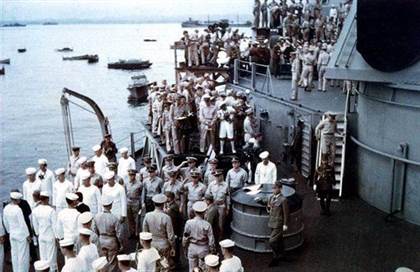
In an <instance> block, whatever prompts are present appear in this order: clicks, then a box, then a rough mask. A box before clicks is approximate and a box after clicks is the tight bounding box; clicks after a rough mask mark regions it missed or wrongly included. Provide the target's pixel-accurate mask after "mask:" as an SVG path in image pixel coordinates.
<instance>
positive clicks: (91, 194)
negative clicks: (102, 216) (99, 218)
mask: <svg viewBox="0 0 420 272" xmlns="http://www.w3.org/2000/svg"><path fill="white" fill-rule="evenodd" d="M78 191H79V192H81V193H82V195H83V203H85V204H86V205H88V206H89V209H90V212H91V213H93V214H97V213H100V212H101V211H102V204H101V192H100V191H99V189H98V187H96V186H95V185H92V184H91V185H90V186H89V187H86V186H84V185H83V184H82V185H80V187H79V190H78Z"/></svg>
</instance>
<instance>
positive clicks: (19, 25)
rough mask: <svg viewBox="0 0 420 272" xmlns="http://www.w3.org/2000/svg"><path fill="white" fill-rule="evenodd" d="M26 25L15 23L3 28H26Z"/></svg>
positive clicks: (5, 25)
mask: <svg viewBox="0 0 420 272" xmlns="http://www.w3.org/2000/svg"><path fill="white" fill-rule="evenodd" d="M25 26H26V25H24V24H19V23H13V24H4V25H2V27H25Z"/></svg>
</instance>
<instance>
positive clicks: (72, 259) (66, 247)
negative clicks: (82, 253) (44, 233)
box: [60, 232, 84, 272]
mask: <svg viewBox="0 0 420 272" xmlns="http://www.w3.org/2000/svg"><path fill="white" fill-rule="evenodd" d="M77 233H79V232H77ZM74 246H75V242H74V239H68V238H64V239H63V240H61V241H60V249H61V253H62V254H63V255H64V257H65V258H64V259H65V263H64V266H63V269H62V270H61V272H80V271H81V268H82V267H84V262H83V260H82V259H80V258H79V257H77V256H76V253H75V250H74Z"/></svg>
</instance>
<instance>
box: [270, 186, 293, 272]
mask: <svg viewBox="0 0 420 272" xmlns="http://www.w3.org/2000/svg"><path fill="white" fill-rule="evenodd" d="M281 188H282V184H281V181H279V180H278V181H276V182H275V183H274V185H273V194H272V195H271V196H270V198H269V200H268V203H267V211H268V213H269V219H268V227H269V228H270V229H271V234H270V240H269V243H270V246H271V248H272V250H273V259H272V261H271V262H270V264H269V266H270V267H272V266H277V265H278V263H279V261H280V260H281V259H282V258H284V256H283V253H284V244H283V232H284V231H287V219H288V217H289V206H288V204H287V199H286V198H285V197H284V196H283V195H282V193H281Z"/></svg>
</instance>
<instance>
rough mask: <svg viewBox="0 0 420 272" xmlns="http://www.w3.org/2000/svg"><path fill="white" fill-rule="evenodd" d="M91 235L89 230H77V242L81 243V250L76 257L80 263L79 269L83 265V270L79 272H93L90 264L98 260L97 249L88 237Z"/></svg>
mask: <svg viewBox="0 0 420 272" xmlns="http://www.w3.org/2000/svg"><path fill="white" fill-rule="evenodd" d="M92 233H93V232H92V231H91V230H90V229H86V228H80V229H79V241H80V243H81V248H80V250H79V254H77V257H78V258H80V260H81V261H82V263H81V264H80V267H81V268H82V267H83V265H84V267H83V268H84V269H83V270H82V269H81V271H86V272H93V270H92V263H93V262H94V261H95V260H96V259H98V258H99V253H98V248H97V247H96V245H95V244H92V243H91V242H90V235H91V234H92Z"/></svg>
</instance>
